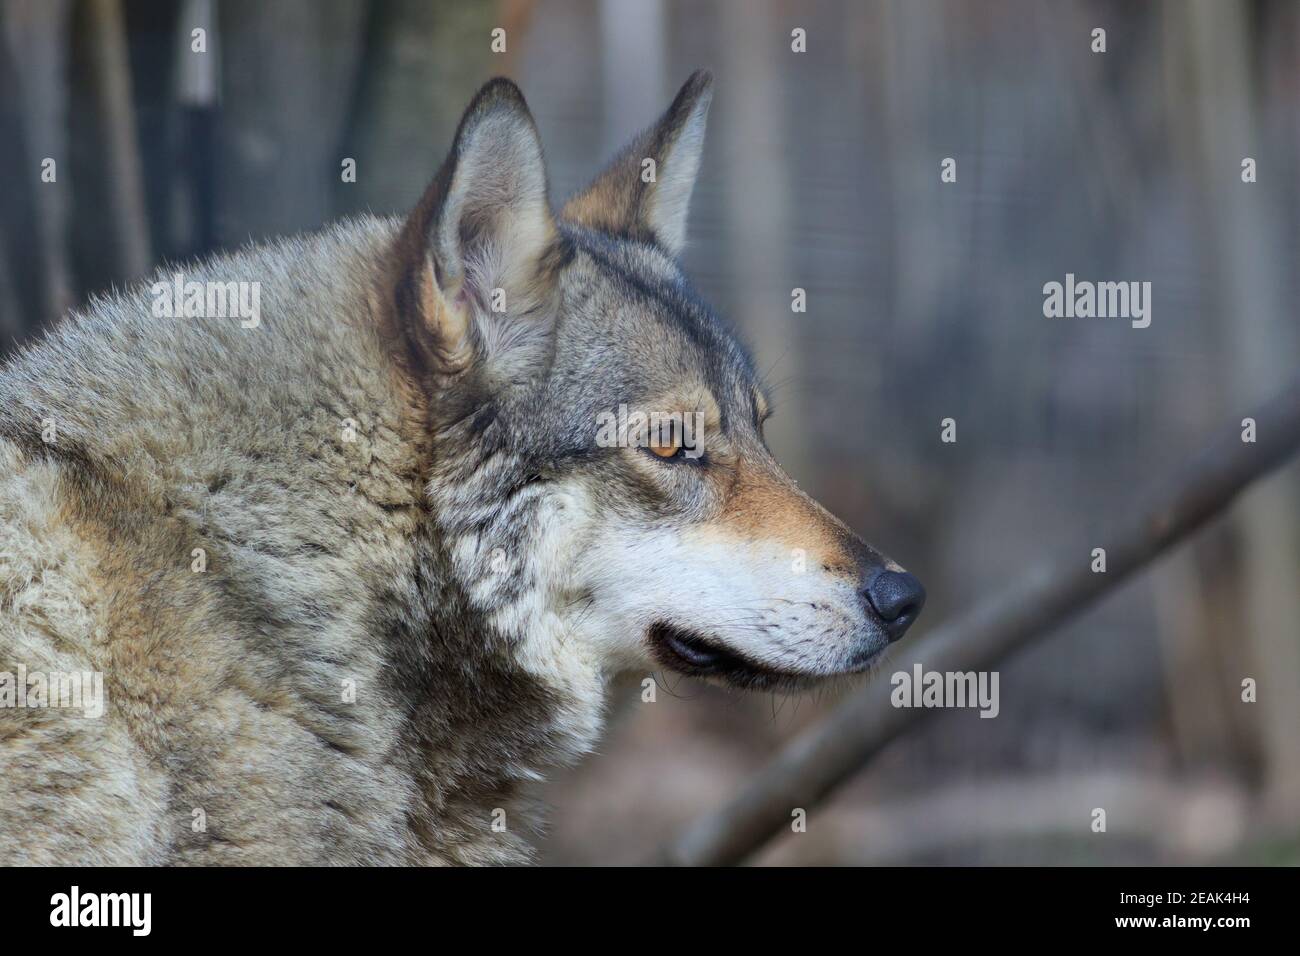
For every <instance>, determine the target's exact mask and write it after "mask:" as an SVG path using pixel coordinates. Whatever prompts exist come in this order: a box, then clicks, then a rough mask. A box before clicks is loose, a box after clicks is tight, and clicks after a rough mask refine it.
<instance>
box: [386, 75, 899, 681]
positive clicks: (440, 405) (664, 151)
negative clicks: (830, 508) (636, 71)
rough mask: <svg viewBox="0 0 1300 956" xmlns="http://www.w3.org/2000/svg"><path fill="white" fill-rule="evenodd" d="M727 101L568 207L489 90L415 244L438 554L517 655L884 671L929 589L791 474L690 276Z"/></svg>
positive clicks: (435, 191)
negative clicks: (696, 203)
mask: <svg viewBox="0 0 1300 956" xmlns="http://www.w3.org/2000/svg"><path fill="white" fill-rule="evenodd" d="M711 86H712V81H711V78H710V76H709V75H708V74H707V73H703V72H699V73H696V74H695V75H693V76H692V77H691V78H690V79H689V80H688V81H687V83H686V85H685V86H684V87H682V89H681V91H680V92H679V93H678V94H677V97H676V99H674V101H673V103H672V105H671V106H670V107H669V108H668V110H667V112H666V113H664V115H663V116H662V117H661V118H660V119H659V120H658V122H656V123H655V124H654V125H652V126H651V127H650V128H649V129H647V130H646V131H645V132H644V133H642V134H641V135H640V136H638V137H637V138H636V139H635V140H633V142H631V143H630V144H629V145H628V146H627V147H626V148H625V149H624V150H623V151H622V152H621V153H620V154H619V155H618V156H617V157H616V158H615V159H614V160H613V161H612V162H611V163H610V165H609V166H608V167H607V168H606V169H605V171H604V172H603V173H601V174H600V175H599V176H598V177H597V178H596V180H595V181H594V182H593V183H592V184H591V186H590V187H588V188H587V189H586V190H585V191H584V192H582V193H581V194H580V195H578V196H576V197H574V198H573V199H571V200H570V201H569V202H568V203H567V204H566V205H565V206H564V207H563V209H562V210H561V211H560V212H559V214H558V215H557V214H556V213H555V212H553V210H552V207H551V204H550V201H549V197H548V190H547V175H546V168H545V164H544V162H543V157H542V148H541V142H540V140H539V137H538V133H537V129H536V127H535V125H534V122H533V119H532V116H531V115H530V113H529V111H528V107H527V106H526V104H525V102H524V99H523V96H522V95H521V94H520V92H519V90H518V88H517V87H516V86H515V85H514V84H513V83H511V82H509V81H508V80H501V79H498V80H494V81H492V82H490V83H488V84H487V85H486V86H485V87H483V89H482V90H481V91H480V92H479V93H478V95H477V96H476V97H475V98H474V100H473V102H472V103H471V104H470V106H469V108H468V110H467V111H466V113H465V115H464V118H463V119H462V120H461V123H460V127H459V129H458V131H457V134H456V138H455V143H454V145H453V147H452V150H451V153H450V155H449V157H448V158H447V160H446V162H445V163H444V165H443V167H442V169H441V170H440V172H439V173H438V175H437V177H436V178H435V180H434V181H433V183H432V184H431V185H430V187H429V189H428V190H427V191H426V193H425V195H424V197H423V198H422V199H421V201H420V203H419V205H418V206H417V207H416V209H415V210H414V211H413V212H412V213H411V215H410V216H409V218H408V219H407V220H406V222H405V224H404V226H403V228H402V230H401V233H400V236H399V238H398V239H397V241H396V244H395V247H394V250H393V254H392V260H393V268H392V275H391V282H390V285H389V292H390V294H391V300H392V301H391V304H392V309H391V312H392V316H393V318H392V328H391V329H389V330H388V334H389V335H390V336H391V338H392V341H393V350H394V354H395V355H397V356H398V362H399V365H400V368H401V371H402V375H403V377H404V379H405V380H406V381H407V382H409V383H411V384H412V385H413V387H415V388H416V389H418V390H420V391H421V392H423V393H425V394H427V396H428V397H429V401H428V407H429V409H430V411H429V413H428V414H429V419H430V420H429V423H428V430H429V433H430V435H431V464H430V466H429V482H428V493H429V496H430V498H431V501H432V504H433V511H434V514H435V522H436V524H437V529H438V535H439V541H440V546H441V548H442V550H443V552H444V555H445V558H446V560H447V561H448V562H449V564H450V566H451V568H452V573H453V574H454V576H455V577H456V578H457V580H458V582H459V584H460V586H461V588H462V589H463V592H464V593H465V594H466V595H467V597H468V600H469V601H470V602H471V603H472V604H473V605H474V607H475V608H476V610H477V611H478V612H479V613H481V614H482V615H484V617H485V619H486V620H487V622H488V623H489V625H490V626H491V627H492V628H493V629H495V630H496V631H497V632H499V633H501V634H504V635H506V636H507V637H508V638H510V639H511V641H512V646H514V647H516V648H517V651H516V653H519V654H521V655H523V656H524V657H531V658H532V659H533V662H534V663H535V664H537V666H539V667H545V666H560V665H559V664H557V663H555V660H554V659H555V658H558V657H562V656H569V657H577V658H580V659H582V660H583V661H584V662H586V663H587V664H589V665H590V666H592V667H594V668H597V669H599V670H600V671H601V672H604V673H609V672H613V671H618V670H624V669H629V668H644V667H647V666H653V665H656V664H657V665H659V666H662V667H665V668H669V669H671V670H674V671H678V672H682V673H686V674H691V675H695V676H700V677H706V678H714V679H719V680H722V681H726V682H728V683H732V684H736V685H741V686H751V687H775V686H800V685H804V684H807V683H809V682H812V681H814V680H816V679H818V678H823V677H828V676H832V675H837V674H843V673H849V672H855V671H859V670H863V669H865V668H867V667H869V666H870V664H871V663H872V662H873V660H874V659H875V658H876V657H877V656H878V655H879V654H880V652H881V651H882V650H883V649H884V648H885V647H886V646H887V645H888V644H889V643H890V642H891V641H894V640H896V639H898V638H899V637H900V636H901V635H902V634H903V632H904V631H906V630H907V628H908V626H909V625H910V624H911V623H912V622H913V621H914V620H915V619H916V616H917V614H918V613H919V612H920V610H921V605H922V603H923V601H924V591H923V590H922V588H921V586H920V584H919V583H918V582H917V580H916V579H915V578H914V577H913V576H912V575H910V574H908V573H906V572H905V571H903V569H902V568H900V567H899V566H898V565H897V564H895V563H893V562H892V561H890V560H889V559H888V558H886V557H885V556H884V555H882V554H881V553H880V552H879V551H877V550H875V549H874V548H872V547H871V546H870V545H868V544H866V543H865V542H863V541H862V540H861V539H860V538H858V537H857V536H856V535H855V534H854V533H853V532H852V531H850V530H849V529H848V528H847V527H845V525H844V524H843V523H842V522H840V521H839V520H837V519H836V518H835V517H834V516H833V515H831V514H830V513H829V512H827V511H826V510H825V509H824V508H822V507H821V506H820V505H818V504H817V503H816V502H814V501H813V500H811V499H810V498H809V497H808V496H807V495H805V494H804V493H803V492H802V491H800V490H799V488H798V486H797V485H796V483H795V482H794V481H793V480H792V479H791V478H790V477H789V476H787V475H786V473H785V472H784V471H783V470H782V469H781V467H780V465H778V464H777V462H776V461H775V459H774V458H773V457H772V454H771V453H770V452H769V450H768V448H767V445H766V443H765V442H764V438H763V423H764V420H765V419H766V418H767V417H768V415H769V413H770V412H769V409H770V406H769V401H768V398H767V397H766V396H765V394H764V391H763V388H762V384H761V382H760V381H759V378H758V376H757V375H756V374H755V368H754V364H753V362H752V360H751V358H750V357H749V355H748V354H747V353H746V351H745V350H744V348H742V347H741V345H740V344H739V343H738V342H737V340H736V338H735V337H734V335H733V334H732V332H731V331H729V330H728V329H727V328H726V327H725V326H724V325H723V323H722V322H721V321H720V320H719V319H718V318H717V317H716V316H715V314H714V313H713V311H712V310H711V309H710V308H709V306H708V305H706V304H705V303H704V302H703V301H701V299H700V298H699V296H697V295H696V294H695V293H694V292H693V291H692V289H691V286H690V284H689V282H688V281H687V279H686V277H685V276H684V275H683V273H682V270H681V267H680V265H679V261H678V257H679V255H680V253H681V250H682V247H683V245H684V242H685V237H686V214H687V207H688V205H689V201H690V196H691V191H692V187H693V185H694V181H695V177H696V173H697V171H698V169H699V165H700V156H701V150H702V146H703V139H704V127H705V119H706V115H707V112H708V108H709V101H710V99H711Z"/></svg>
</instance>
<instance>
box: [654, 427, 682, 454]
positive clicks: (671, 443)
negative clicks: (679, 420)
mask: <svg viewBox="0 0 1300 956" xmlns="http://www.w3.org/2000/svg"><path fill="white" fill-rule="evenodd" d="M650 453H651V454H652V455H654V456H655V457H656V458H662V459H664V460H665V461H669V460H671V459H673V458H681V457H682V456H683V455H684V454H685V453H686V449H685V447H683V445H682V435H681V429H680V428H678V427H677V424H676V423H675V422H668V423H667V424H666V425H664V427H663V428H661V429H660V430H659V433H658V434H657V435H653V436H651V438H650Z"/></svg>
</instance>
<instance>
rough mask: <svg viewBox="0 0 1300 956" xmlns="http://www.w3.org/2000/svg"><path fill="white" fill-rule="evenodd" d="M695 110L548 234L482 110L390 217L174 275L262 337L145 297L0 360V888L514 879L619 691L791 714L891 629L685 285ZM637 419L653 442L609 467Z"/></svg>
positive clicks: (509, 90)
mask: <svg viewBox="0 0 1300 956" xmlns="http://www.w3.org/2000/svg"><path fill="white" fill-rule="evenodd" d="M711 95H712V80H711V78H710V76H709V75H708V74H707V73H705V72H698V73H696V74H694V75H693V76H692V77H691V78H690V79H689V80H688V82H687V83H686V84H685V86H683V87H682V89H681V91H680V92H679V93H678V94H677V96H676V98H675V99H674V100H673V102H672V104H671V106H670V107H669V108H668V110H667V111H666V112H665V113H664V114H663V116H662V117H660V118H659V120H658V121H657V122H655V123H654V124H653V125H651V126H650V127H649V128H648V129H647V130H646V131H645V132H644V133H642V134H641V135H639V136H637V137H636V138H635V139H634V140H633V141H632V142H631V143H629V144H628V146H627V147H626V148H625V149H624V150H623V151H622V152H621V153H619V154H618V155H617V156H616V157H615V158H614V159H613V160H612V162H611V163H610V164H609V165H608V166H607V168H605V170H604V172H602V173H601V174H600V175H598V176H597V178H596V179H595V180H594V181H593V182H592V184H591V185H590V187H589V188H587V189H585V190H584V191H582V192H581V193H580V194H578V195H577V196H575V197H573V198H572V199H570V200H569V201H568V202H567V203H566V204H564V205H563V206H562V207H561V208H560V209H559V211H558V212H557V211H556V210H555V208H554V207H553V206H552V204H551V202H550V198H549V192H548V185H547V174H546V168H545V164H544V161H543V155H542V148H541V143H540V139H539V136H538V132H537V128H536V126H535V124H534V121H533V119H532V116H531V114H530V112H529V110H528V107H527V105H526V103H525V101H524V98H523V96H522V94H521V93H520V91H519V89H518V88H517V87H516V86H515V84H513V83H512V82H510V81H509V80H505V79H496V80H493V81H491V82H489V83H487V85H485V86H484V87H483V88H482V89H481V90H480V91H479V92H478V94H477V95H476V96H475V97H474V99H473V101H472V102H471V103H470V105H469V107H468V109H467V110H466V112H465V114H464V116H463V118H462V120H461V122H460V125H459V127H458V129H457V132H456V135H455V140H454V145H453V146H452V148H451V151H450V154H449V156H448V157H447V159H446V161H445V162H444V163H443V165H442V166H441V168H440V170H439V171H438V173H437V175H436V176H435V177H434V179H433V181H432V183H431V184H430V185H429V187H428V189H427V190H426V191H425V192H424V194H423V196H422V197H421V199H420V200H419V202H418V203H417V205H416V206H415V207H414V209H413V210H412V211H411V212H410V213H409V215H407V216H405V217H404V218H402V217H399V218H387V219H386V218H379V217H372V216H365V217H362V218H359V219H355V220H352V221H347V222H344V223H342V224H338V225H335V226H333V227H331V228H327V229H326V230H325V231H323V232H320V233H319V234H315V235H311V236H308V237H299V238H289V239H284V240H280V241H275V242H272V243H270V244H267V245H260V246H252V247H249V248H244V249H242V250H240V251H236V252H234V253H233V254H229V255H220V256H217V257H215V258H211V259H209V260H207V261H205V262H202V263H198V264H195V265H192V266H191V267H189V268H188V269H187V270H186V274H185V276H184V280H185V282H186V283H187V284H188V283H190V282H198V283H201V284H206V283H220V284H222V285H223V286H226V285H227V284H229V283H231V282H239V283H256V284H257V287H258V289H259V290H260V291H259V295H260V321H259V322H257V323H256V324H255V325H253V324H251V323H247V322H240V321H238V320H236V319H234V318H230V317H226V318H222V317H206V318H202V317H198V318H196V317H193V316H190V315H189V314H188V313H186V314H185V315H179V316H178V315H173V316H172V317H166V316H164V317H158V316H156V315H155V314H154V310H153V309H152V308H151V305H152V303H151V301H150V291H149V290H150V288H151V283H149V282H147V281H146V282H145V283H144V284H143V285H142V286H140V287H138V288H134V289H129V290H127V291H124V292H121V293H115V294H112V295H108V296H105V297H102V298H99V299H96V300H94V301H92V302H91V303H90V304H89V305H87V306H86V307H85V308H84V309H83V310H81V311H79V312H77V313H75V314H73V315H71V316H69V317H68V318H66V319H65V320H64V321H63V322H61V323H59V324H57V325H56V326H55V327H54V328H53V329H52V330H51V331H50V332H49V333H48V334H47V335H46V336H45V337H44V338H43V339H42V340H41V341H39V342H38V343H36V344H34V345H32V346H30V347H28V348H27V349H26V350H25V351H23V352H21V353H20V354H19V355H17V356H16V357H14V358H13V359H12V360H11V361H9V362H8V364H7V365H5V366H4V368H3V371H2V372H0V672H2V673H0V862H2V863H8V864H151V865H152V864H199V865H211V864H301V865H310V864H488V863H519V862H526V861H528V860H529V859H530V858H531V852H532V851H531V850H530V846H529V842H530V841H529V834H530V833H532V832H533V827H534V826H535V823H536V819H537V810H536V808H535V806H534V805H533V804H534V800H533V797H532V793H533V789H534V786H533V785H534V782H535V781H537V780H539V779H541V778H542V777H543V776H544V775H545V773H546V772H547V771H548V770H550V769H552V768H554V767H556V766H558V765H562V764H565V763H568V762H571V761H573V760H576V759H577V758H578V757H579V756H580V755H582V754H583V753H585V752H587V751H589V750H590V749H591V748H592V746H593V744H594V742H595V741H596V740H597V737H598V735H599V733H600V730H601V725H602V720H603V716H604V711H605V707H606V698H607V696H608V689H609V685H610V682H611V680H612V679H613V678H614V677H615V676H616V675H618V674H620V673H622V672H627V671H629V670H633V671H635V670H640V671H641V672H643V673H644V672H645V671H647V670H658V669H664V670H668V671H672V672H678V673H681V674H685V675H691V676H695V677H698V678H702V679H705V680H710V681H716V682H721V683H725V684H727V685H731V686H737V687H748V688H792V689H797V688H803V687H806V686H810V685H812V684H815V683H817V682H818V681H821V680H824V679H826V678H830V677H834V676H836V675H843V674H850V673H855V672H859V671H862V670H864V669H866V668H869V667H870V666H871V665H872V663H873V661H875V660H877V659H878V657H879V655H880V654H881V652H882V651H883V650H884V648H885V647H886V646H887V645H888V644H889V643H890V642H891V641H894V640H897V639H898V638H899V637H900V636H901V635H902V634H903V632H904V631H905V630H906V629H907V628H908V626H909V625H910V624H911V623H912V622H913V621H914V620H915V619H916V616H917V614H918V613H919V612H920V609H921V605H922V603H923V600H924V592H923V590H922V588H921V586H920V584H919V583H918V582H917V580H916V579H915V578H914V577H913V576H912V575H910V574H908V573H907V572H905V571H904V570H903V569H902V568H901V567H900V566H898V565H897V564H896V563H894V562H893V561H891V560H890V559H888V558H886V557H885V556H884V555H883V554H882V553H881V552H879V551H878V550H876V549H875V548H872V547H870V546H868V545H867V544H865V543H864V542H863V541H862V540H861V539H860V538H859V537H858V536H857V535H855V534H854V533H853V532H851V531H850V530H849V529H848V528H847V527H846V526H845V525H844V524H843V523H841V522H840V521H839V520H837V519H836V518H835V517H833V516H832V515H831V514H829V513H828V512H827V511H826V510H825V509H824V508H822V507H821V506H820V505H818V504H816V503H815V502H814V501H812V500H811V499H810V498H809V497H808V496H807V495H805V494H804V493H803V492H802V491H801V490H800V489H799V488H798V487H797V485H796V484H795V482H794V481H793V480H792V479H791V478H790V477H788V476H787V475H786V473H785V472H783V471H782V469H781V468H780V466H779V465H778V464H777V462H776V461H775V460H774V459H773V457H772V455H771V454H770V452H769V451H768V449H767V446H766V445H765V443H764V439H763V423H764V420H765V419H766V418H767V417H768V415H769V414H770V405H769V400H768V398H767V397H766V395H765V393H764V390H763V388H762V386H761V383H760V381H759V377H758V376H757V375H756V373H755V366H754V363H753V361H752V360H751V358H750V356H749V355H748V353H747V352H746V351H745V350H744V348H742V346H741V345H740V344H739V343H738V341H737V339H736V337H735V336H734V335H733V333H732V332H731V331H729V330H728V328H727V326H726V325H724V323H723V322H722V321H721V320H720V319H719V318H718V317H717V316H716V315H715V313H714V312H713V311H712V310H711V309H710V308H709V306H708V305H706V304H705V303H704V302H703V301H702V300H701V298H700V297H699V296H698V295H696V294H695V293H694V292H693V291H692V289H691V285H690V284H689V282H688V281H687V279H686V277H685V276H684V275H683V272H682V269H681V266H680V263H679V258H680V254H681V252H682V248H683V245H684V243H685V239H686V217H687V207H688V204H689V200H690V196H691V192H692V188H693V185H694V181H695V178H696V173H697V171H698V169H699V166H700V157H701V151H702V148H703V137H704V129H705V120H706V115H707V112H708V108H709V102H710V99H711ZM173 280H174V275H173V274H163V273H160V274H159V275H158V277H157V280H156V281H157V282H161V283H172V282H173ZM621 405H627V406H628V407H629V408H631V409H635V410H637V411H639V412H641V413H643V415H642V418H641V419H639V420H640V421H658V422H666V423H669V424H667V425H661V426H660V427H659V428H658V429H657V431H656V430H655V429H651V430H650V432H651V433H650V434H648V435H642V436H640V437H641V439H642V440H626V441H604V442H598V441H597V440H596V435H597V432H598V427H597V423H598V421H600V420H601V418H602V415H604V416H608V415H610V414H612V412H613V410H615V409H618V408H619V407H620V406H621ZM683 416H691V421H692V422H697V423H698V426H699V427H698V428H697V429H696V430H695V435H694V440H693V443H692V444H693V445H694V446H697V447H695V450H696V451H697V452H698V453H697V454H692V455H687V454H685V453H684V452H685V451H686V450H687V449H686V447H685V443H684V441H683V434H682V430H681V429H680V428H679V427H678V426H677V425H676V424H674V423H679V422H681V421H683V420H684V419H683ZM628 417H630V416H626V415H625V416H623V418H624V419H626V418H628ZM620 437H621V438H629V439H634V438H636V437H637V436H627V435H621V436H620ZM20 665H21V666H22V667H23V668H25V674H26V675H28V676H27V678H26V681H27V682H28V683H29V684H30V681H31V677H30V675H32V674H64V673H92V674H97V675H102V679H103V682H104V696H105V700H104V706H103V714H102V716H100V717H98V718H95V717H93V715H87V714H85V713H83V712H81V711H78V710H77V709H75V708H67V707H55V706H48V705H43V704H48V702H47V701H46V702H42V701H41V700H40V697H41V695H40V694H39V693H35V694H34V693H33V692H34V690H35V688H33V687H31V686H26V687H23V688H17V690H21V691H25V692H26V696H25V700H24V704H25V705H24V706H16V704H15V702H16V700H17V695H15V693H14V691H15V688H14V686H13V685H14V680H15V678H14V674H15V673H16V671H17V668H18V667H19V666H20ZM5 675H7V676H8V682H7V684H6V683H5V682H4V680H5ZM6 688H7V689H8V693H7V694H6ZM34 701H35V702H34Z"/></svg>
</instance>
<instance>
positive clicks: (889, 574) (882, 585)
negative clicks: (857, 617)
mask: <svg viewBox="0 0 1300 956" xmlns="http://www.w3.org/2000/svg"><path fill="white" fill-rule="evenodd" d="M864 593H865V594H866V597H867V601H868V602H869V603H870V604H871V606H872V607H873V608H875V610H876V613H877V614H879V615H880V619H881V620H882V621H884V622H885V633H887V634H888V635H889V640H890V642H891V643H892V642H894V641H896V640H898V639H899V638H900V637H902V636H903V635H904V634H905V633H906V632H907V629H908V628H909V627H911V626H912V622H913V621H915V620H916V616H917V615H918V614H920V613H921V607H922V606H923V605H924V604H925V588H923V587H922V586H921V582H920V581H918V580H917V579H916V577H915V576H914V575H911V574H908V573H907V572H906V571H881V572H880V573H879V574H877V575H876V576H875V577H874V578H872V579H871V583H870V584H868V585H867V589H866V591H865V592H864Z"/></svg>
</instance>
